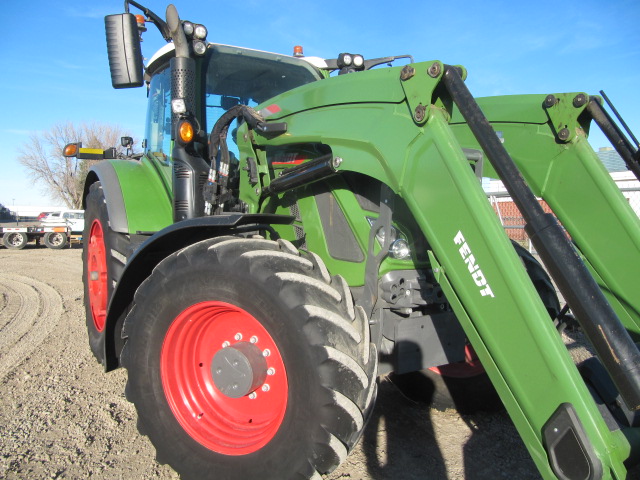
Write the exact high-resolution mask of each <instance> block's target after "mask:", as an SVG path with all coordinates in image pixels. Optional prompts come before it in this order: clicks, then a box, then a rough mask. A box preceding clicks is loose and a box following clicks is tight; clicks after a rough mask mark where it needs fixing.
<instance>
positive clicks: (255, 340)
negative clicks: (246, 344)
mask: <svg viewBox="0 0 640 480" xmlns="http://www.w3.org/2000/svg"><path fill="white" fill-rule="evenodd" d="M249 341H250V342H251V343H258V337H256V336H255V335H254V336H253V337H251V338H250V339H249Z"/></svg>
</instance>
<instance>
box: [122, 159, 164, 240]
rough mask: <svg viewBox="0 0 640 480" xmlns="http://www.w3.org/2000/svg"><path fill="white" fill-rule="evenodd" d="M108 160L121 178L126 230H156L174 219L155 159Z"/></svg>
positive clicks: (134, 231) (132, 231)
mask: <svg viewBox="0 0 640 480" xmlns="http://www.w3.org/2000/svg"><path fill="white" fill-rule="evenodd" d="M109 162H111V164H112V166H113V168H114V169H115V171H116V174H117V176H118V180H119V182H120V188H121V190H122V196H123V200H124V205H125V211H126V215H127V222H128V224H129V233H137V232H157V231H159V230H162V229H163V228H165V227H167V226H169V225H171V224H172V223H173V213H172V209H171V193H170V190H169V189H168V187H167V184H166V181H165V180H164V178H163V177H164V176H163V175H162V174H161V172H160V168H161V167H160V166H159V165H158V164H157V162H156V161H155V160H150V159H149V158H147V157H142V159H141V160H140V161H139V162H132V161H127V160H109Z"/></svg>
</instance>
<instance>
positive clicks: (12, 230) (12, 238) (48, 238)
mask: <svg viewBox="0 0 640 480" xmlns="http://www.w3.org/2000/svg"><path fill="white" fill-rule="evenodd" d="M0 236H1V237H2V244H3V245H4V246H5V247H7V248H9V249H12V250H21V249H23V248H24V247H25V246H26V245H27V243H29V242H31V241H35V242H36V244H37V245H39V244H41V243H44V245H45V246H46V247H47V248H52V249H54V250H59V249H61V248H64V247H66V246H67V245H71V244H72V243H79V242H81V241H82V232H73V231H71V228H70V227H69V226H68V225H47V226H43V225H31V226H28V225H27V226H16V227H0Z"/></svg>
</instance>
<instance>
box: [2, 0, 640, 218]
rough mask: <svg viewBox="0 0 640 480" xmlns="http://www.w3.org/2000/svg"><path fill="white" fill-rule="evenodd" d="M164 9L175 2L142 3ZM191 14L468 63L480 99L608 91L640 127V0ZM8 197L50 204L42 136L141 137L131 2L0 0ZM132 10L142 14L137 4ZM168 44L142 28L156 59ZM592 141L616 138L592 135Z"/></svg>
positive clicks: (333, 4) (284, 36)
mask: <svg viewBox="0 0 640 480" xmlns="http://www.w3.org/2000/svg"><path fill="white" fill-rule="evenodd" d="M139 3H142V4H143V5H146V6H147V7H149V8H150V9H151V10H153V11H155V12H156V13H157V14H159V15H160V16H162V17H164V11H165V8H166V3H165V2H163V1H159V0H146V1H145V0H142V1H140V2H139ZM175 5H176V7H177V8H178V12H179V13H180V16H181V18H183V19H188V20H191V21H194V22H198V23H203V24H205V25H206V26H207V28H208V29H209V36H208V40H209V41H212V42H217V43H225V44H231V45H240V46H244V47H250V48H256V49H260V50H268V51H274V52H281V53H291V52H292V49H293V46H294V45H297V44H300V45H303V46H304V50H305V54H307V55H313V56H320V57H325V58H333V57H335V56H336V55H337V54H338V53H340V52H344V51H347V52H354V53H362V54H363V55H364V56H365V57H368V58H373V57H381V56H387V55H400V54H411V55H413V56H414V58H415V60H416V61H424V60H434V59H438V60H442V61H444V62H446V63H449V64H462V65H465V66H466V67H467V69H468V71H469V77H468V79H467V85H468V86H469V88H470V90H471V92H472V93H473V94H474V95H475V96H486V95H509V94H518V93H554V92H574V91H585V92H588V93H591V94H597V93H598V91H599V90H600V89H604V90H605V92H606V93H607V95H608V96H609V97H610V98H611V99H612V100H613V101H614V102H615V104H616V106H617V108H618V110H619V111H620V112H621V114H622V115H623V116H624V117H625V119H626V121H627V123H628V124H629V126H630V127H631V128H632V129H633V130H634V131H635V132H636V136H638V135H640V95H638V88H639V86H640V33H639V31H638V28H637V25H638V21H639V20H640V2H638V0H601V1H594V0H585V1H581V2H572V1H564V2H558V1H535V2H520V1H517V0H515V1H514V0H509V1H497V0H484V1H462V0H450V1H446V2H441V1H438V2H433V1H422V2H415V1H407V0H395V1H392V2H389V1H385V2H378V1H375V0H373V1H372V0H368V1H352V2H346V1H342V2H338V1H335V0H323V1H321V2H320V1H315V2H314V1H296V0H286V1H285V0H269V1H258V0H249V1H247V2H228V1H227V2H225V1H224V0H215V1H214V0H212V1H204V2H202V1H200V2H194V1H190V0H184V1H180V0H175ZM0 6H1V7H2V15H0V27H1V30H0V31H2V32H3V33H4V40H2V42H0V46H1V48H0V69H1V72H2V74H1V75H0V92H2V97H3V98H2V104H3V108H2V115H0V144H1V145H2V149H1V150H0V165H1V166H2V172H1V173H0V203H2V204H4V205H6V206H11V205H12V204H13V203H15V205H41V204H50V203H51V202H50V201H49V200H48V198H47V196H46V192H43V191H42V190H41V188H39V187H38V186H37V185H33V184H32V183H31V182H30V181H29V180H28V177H27V175H26V172H25V171H24V170H23V167H22V166H21V165H20V164H19V163H18V161H17V157H18V155H19V150H20V148H21V146H22V145H24V143H25V142H26V141H27V140H28V138H29V135H30V134H31V133H34V132H39V131H44V130H48V129H49V128H50V127H51V126H53V125H54V124H56V123H61V122H66V121H72V122H77V123H80V122H91V121H93V120H98V121H101V122H106V123H113V124H118V125H121V126H122V127H124V128H125V129H126V130H129V131H130V132H131V134H132V135H134V136H135V137H137V138H142V136H143V132H142V125H143V122H144V109H145V104H146V96H145V89H144V88H139V89H130V90H114V89H112V88H111V83H110V77H109V71H108V62H107V54H106V46H105V40H104V38H105V37H104V20H103V18H104V16H105V15H107V14H111V13H121V12H122V11H123V2H122V1H120V0H118V1H116V0H114V1H98V2H86V1H79V0H65V1H63V2H62V1H44V0H34V1H31V2H26V3H25V2H20V3H19V2H15V1H12V0H0ZM134 10H135V9H132V12H133V13H138V12H137V11H134ZM163 43H164V41H163V40H162V38H161V37H160V35H159V34H158V33H156V31H155V28H154V27H153V26H150V27H149V31H148V32H147V33H146V34H145V36H144V43H143V55H144V56H145V57H147V58H149V57H151V55H152V54H153V52H154V51H155V50H156V49H157V48H159V47H160V46H162V44H163ZM591 143H592V145H593V146H594V147H595V148H598V147H601V146H605V145H607V143H606V140H605V139H604V137H603V136H602V135H592V142H591Z"/></svg>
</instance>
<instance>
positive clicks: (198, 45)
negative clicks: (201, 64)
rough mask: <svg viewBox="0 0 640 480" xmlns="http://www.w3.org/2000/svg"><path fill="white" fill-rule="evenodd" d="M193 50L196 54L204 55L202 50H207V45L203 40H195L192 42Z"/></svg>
mask: <svg viewBox="0 0 640 480" xmlns="http://www.w3.org/2000/svg"><path fill="white" fill-rule="evenodd" d="M193 51H194V52H195V53H196V55H204V52H206V51H207V46H206V45H205V43H204V42H201V41H199V40H196V41H194V42H193Z"/></svg>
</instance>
